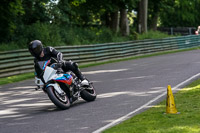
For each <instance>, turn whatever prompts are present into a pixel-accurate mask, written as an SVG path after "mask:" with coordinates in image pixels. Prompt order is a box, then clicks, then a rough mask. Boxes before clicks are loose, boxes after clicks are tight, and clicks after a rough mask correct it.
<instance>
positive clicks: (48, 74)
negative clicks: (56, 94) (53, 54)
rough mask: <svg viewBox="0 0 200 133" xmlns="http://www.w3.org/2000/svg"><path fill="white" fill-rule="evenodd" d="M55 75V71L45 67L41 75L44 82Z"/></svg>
mask: <svg viewBox="0 0 200 133" xmlns="http://www.w3.org/2000/svg"><path fill="white" fill-rule="evenodd" d="M55 73H56V70H54V69H53V68H51V67H49V66H47V67H46V69H45V72H44V75H43V78H44V81H45V82H47V81H49V80H50V79H51V77H52V76H53V75H54V74H55Z"/></svg>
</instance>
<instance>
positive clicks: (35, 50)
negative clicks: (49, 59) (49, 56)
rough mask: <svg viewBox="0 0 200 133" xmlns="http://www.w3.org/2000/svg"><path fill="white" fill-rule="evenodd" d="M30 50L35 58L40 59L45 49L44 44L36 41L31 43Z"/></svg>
mask: <svg viewBox="0 0 200 133" xmlns="http://www.w3.org/2000/svg"><path fill="white" fill-rule="evenodd" d="M28 49H29V52H30V53H31V54H32V55H33V56H35V57H39V56H40V54H41V52H42V49H43V45H42V42H41V41H40V40H34V41H32V42H30V43H29V46H28Z"/></svg>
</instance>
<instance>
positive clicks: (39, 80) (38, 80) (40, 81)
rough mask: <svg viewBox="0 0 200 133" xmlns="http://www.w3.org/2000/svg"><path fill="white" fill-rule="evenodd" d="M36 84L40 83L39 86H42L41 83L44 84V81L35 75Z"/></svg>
mask: <svg viewBox="0 0 200 133" xmlns="http://www.w3.org/2000/svg"><path fill="white" fill-rule="evenodd" d="M35 84H36V85H39V86H40V85H44V84H43V82H42V80H41V79H39V78H37V77H35Z"/></svg>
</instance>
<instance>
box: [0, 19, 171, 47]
mask: <svg viewBox="0 0 200 133" xmlns="http://www.w3.org/2000/svg"><path fill="white" fill-rule="evenodd" d="M165 37H169V35H167V34H164V33H161V32H158V31H149V32H148V33H145V34H141V35H140V34H138V33H136V32H135V31H134V30H133V29H132V30H131V35H130V36H128V37H123V36H121V35H120V34H119V33H113V32H112V31H111V30H110V29H109V28H106V27H77V26H69V25H65V26H63V25H61V26H58V25H55V24H49V23H40V22H36V23H34V24H32V25H20V26H18V29H17V30H16V32H15V35H14V36H13V37H12V38H11V40H10V41H9V42H4V43H1V44H0V51H5V50H12V49H22V48H27V44H28V43H29V42H30V41H32V40H36V39H37V40H41V41H42V42H43V44H44V45H46V46H60V45H84V44H96V43H109V42H122V41H130V40H137V39H139V40H143V39H158V38H165Z"/></svg>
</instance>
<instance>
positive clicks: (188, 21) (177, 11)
mask: <svg viewBox="0 0 200 133" xmlns="http://www.w3.org/2000/svg"><path fill="white" fill-rule="evenodd" d="M199 7H200V0H192V1H188V0H165V1H164V6H163V8H162V10H161V11H162V13H161V14H160V18H161V23H162V26H168V27H194V26H195V27H196V26H198V25H199V22H200V16H199V11H198V9H199ZM174 20H176V21H174Z"/></svg>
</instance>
